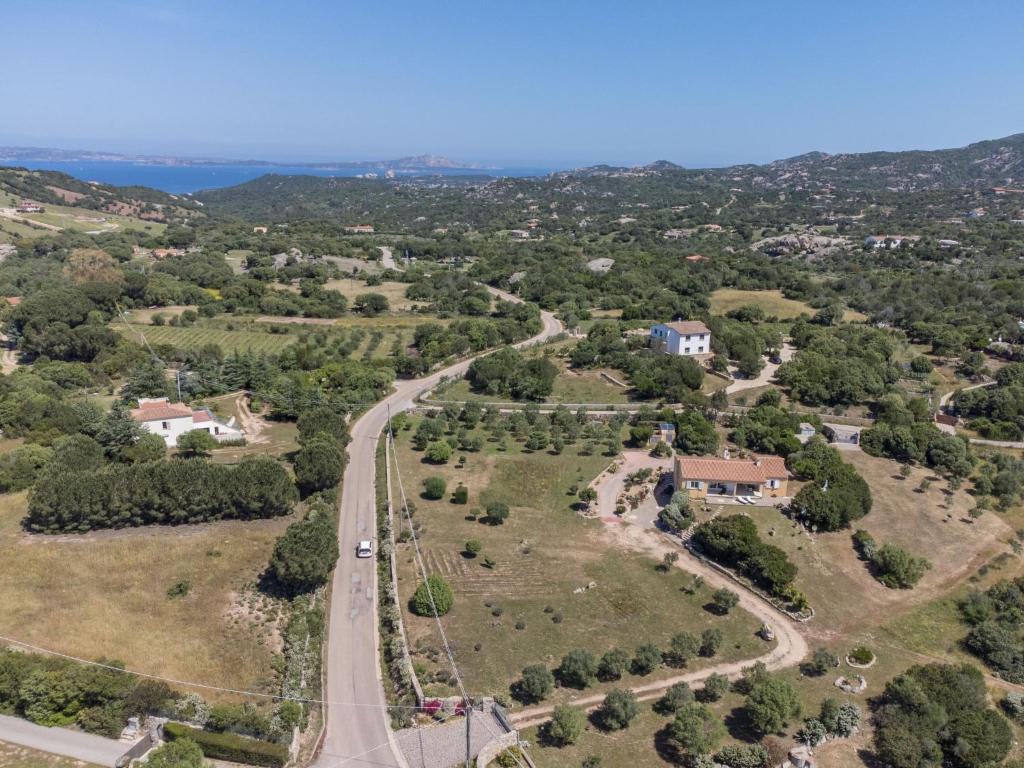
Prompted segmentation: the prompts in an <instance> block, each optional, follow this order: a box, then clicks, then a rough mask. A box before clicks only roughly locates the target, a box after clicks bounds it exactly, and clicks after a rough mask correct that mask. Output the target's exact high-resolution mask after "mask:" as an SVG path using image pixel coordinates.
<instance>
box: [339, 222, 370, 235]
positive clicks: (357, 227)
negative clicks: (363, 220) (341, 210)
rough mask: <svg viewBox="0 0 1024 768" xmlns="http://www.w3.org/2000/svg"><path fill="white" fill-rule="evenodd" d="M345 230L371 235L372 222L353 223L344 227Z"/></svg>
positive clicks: (354, 233) (356, 233)
mask: <svg viewBox="0 0 1024 768" xmlns="http://www.w3.org/2000/svg"><path fill="white" fill-rule="evenodd" d="M345 231H346V232H349V233H351V234H353V235H372V234H373V231H374V230H373V225H372V224H353V225H352V226H350V227H345Z"/></svg>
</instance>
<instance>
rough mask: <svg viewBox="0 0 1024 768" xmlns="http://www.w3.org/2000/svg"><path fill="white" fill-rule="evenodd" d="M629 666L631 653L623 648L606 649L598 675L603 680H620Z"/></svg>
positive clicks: (598, 667) (598, 666) (599, 665)
mask: <svg viewBox="0 0 1024 768" xmlns="http://www.w3.org/2000/svg"><path fill="white" fill-rule="evenodd" d="M628 668H629V654H628V653H626V652H625V651H624V650H622V649H621V648H612V649H610V650H608V651H605V653H604V655H603V656H602V657H601V661H600V662H599V663H598V665H597V676H598V678H599V679H601V680H618V679H619V678H620V677H622V676H623V675H624V674H625V672H626V670H627V669H628Z"/></svg>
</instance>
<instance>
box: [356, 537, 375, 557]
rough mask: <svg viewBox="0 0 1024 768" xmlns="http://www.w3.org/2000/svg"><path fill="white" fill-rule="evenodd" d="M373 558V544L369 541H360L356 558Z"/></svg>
mask: <svg viewBox="0 0 1024 768" xmlns="http://www.w3.org/2000/svg"><path fill="white" fill-rule="evenodd" d="M372 556H373V542H372V541H370V540H369V539H366V540H365V541H360V542H359V544H357V545H356V557H372Z"/></svg>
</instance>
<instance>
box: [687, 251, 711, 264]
mask: <svg viewBox="0 0 1024 768" xmlns="http://www.w3.org/2000/svg"><path fill="white" fill-rule="evenodd" d="M686 260H687V261H692V262H698V261H707V260H708V257H707V256H702V255H701V254H699V253H694V254H691V255H689V256H687V257H686Z"/></svg>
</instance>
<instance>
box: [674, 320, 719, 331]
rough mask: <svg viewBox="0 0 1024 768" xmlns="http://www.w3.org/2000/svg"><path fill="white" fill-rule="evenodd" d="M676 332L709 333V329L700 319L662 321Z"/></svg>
mask: <svg viewBox="0 0 1024 768" xmlns="http://www.w3.org/2000/svg"><path fill="white" fill-rule="evenodd" d="M663 325H664V326H665V327H666V328H671V329H672V330H673V331H675V332H676V333H711V330H710V329H709V328H708V327H707V326H706V325H704V323H702V322H701V321H700V320H679V321H676V322H674V323H663Z"/></svg>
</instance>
